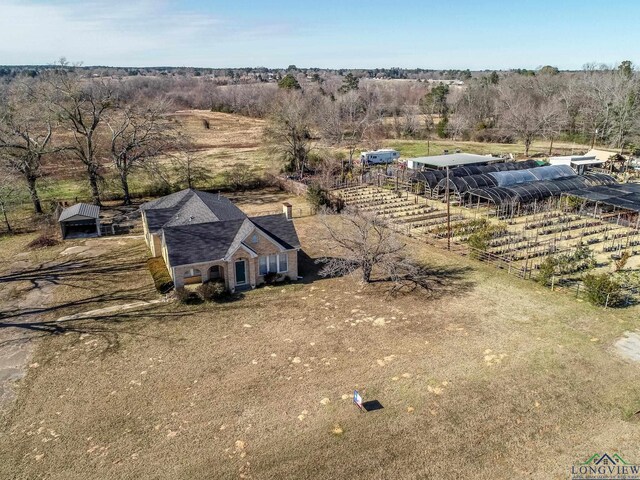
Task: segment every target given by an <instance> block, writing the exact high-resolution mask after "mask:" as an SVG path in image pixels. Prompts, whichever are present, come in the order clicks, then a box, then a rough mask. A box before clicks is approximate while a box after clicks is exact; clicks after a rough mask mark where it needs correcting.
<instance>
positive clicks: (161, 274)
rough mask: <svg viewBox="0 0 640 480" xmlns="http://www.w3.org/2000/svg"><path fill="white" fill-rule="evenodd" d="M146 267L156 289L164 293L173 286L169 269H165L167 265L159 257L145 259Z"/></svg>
mask: <svg viewBox="0 0 640 480" xmlns="http://www.w3.org/2000/svg"><path fill="white" fill-rule="evenodd" d="M147 268H149V272H151V277H152V278H153V284H154V285H155V287H156V290H158V291H159V292H160V293H163V294H164V293H167V292H169V291H170V290H171V289H172V288H173V280H171V275H169V270H167V266H166V265H165V264H164V260H163V259H162V258H161V257H155V258H149V259H148V260H147Z"/></svg>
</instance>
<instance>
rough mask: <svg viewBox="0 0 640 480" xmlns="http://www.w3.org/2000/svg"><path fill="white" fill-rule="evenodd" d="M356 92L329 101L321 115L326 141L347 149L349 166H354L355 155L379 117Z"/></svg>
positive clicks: (321, 124) (321, 127)
mask: <svg viewBox="0 0 640 480" xmlns="http://www.w3.org/2000/svg"><path fill="white" fill-rule="evenodd" d="M367 105H368V104H367V102H365V101H364V100H363V99H362V98H361V97H360V95H359V93H358V91H356V90H349V91H348V92H347V93H345V94H343V95H340V96H339V97H338V98H336V99H335V100H331V99H327V100H326V101H325V103H324V105H323V109H322V112H321V114H320V118H321V120H320V129H321V131H322V135H323V137H324V139H325V141H326V142H327V143H328V144H330V145H333V146H340V147H346V148H347V150H348V152H349V159H348V162H349V163H348V164H349V165H350V166H351V165H353V155H354V153H355V151H356V150H357V148H358V147H359V146H360V144H361V143H362V141H363V139H364V138H365V136H366V135H367V133H368V130H369V129H371V128H372V127H373V126H374V124H375V123H376V121H378V117H377V116H376V114H375V111H374V110H373V109H372V110H371V111H370V110H368V109H367Z"/></svg>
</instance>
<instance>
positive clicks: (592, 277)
mask: <svg viewBox="0 0 640 480" xmlns="http://www.w3.org/2000/svg"><path fill="white" fill-rule="evenodd" d="M582 282H583V283H584V288H585V291H586V295H587V300H589V302H591V303H592V304H594V305H599V306H602V307H604V306H609V307H615V306H618V305H620V304H621V303H622V287H621V285H620V284H619V283H618V282H617V281H616V280H614V279H613V278H612V277H611V275H609V274H607V273H599V274H593V273H590V274H588V275H585V276H584V277H583V278H582Z"/></svg>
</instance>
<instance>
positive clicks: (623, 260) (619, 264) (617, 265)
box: [614, 250, 631, 272]
mask: <svg viewBox="0 0 640 480" xmlns="http://www.w3.org/2000/svg"><path fill="white" fill-rule="evenodd" d="M629 258H631V253H630V252H629V250H625V251H624V252H622V253H621V254H620V258H617V259H616V260H614V269H615V271H616V272H619V271H620V270H623V269H624V267H625V265H626V264H627V262H628V261H629Z"/></svg>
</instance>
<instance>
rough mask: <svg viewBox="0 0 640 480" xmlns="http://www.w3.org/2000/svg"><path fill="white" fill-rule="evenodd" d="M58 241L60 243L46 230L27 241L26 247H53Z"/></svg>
mask: <svg viewBox="0 0 640 480" xmlns="http://www.w3.org/2000/svg"><path fill="white" fill-rule="evenodd" d="M59 243H60V240H58V239H57V238H56V237H55V236H54V235H53V234H51V233H49V232H47V233H43V234H42V235H40V236H39V237H37V238H35V239H34V240H32V241H31V242H29V244H28V245H27V247H28V248H31V249H36V248H45V247H54V246H56V245H58V244H59Z"/></svg>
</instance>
